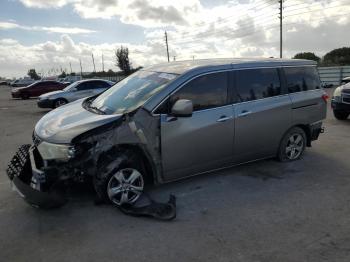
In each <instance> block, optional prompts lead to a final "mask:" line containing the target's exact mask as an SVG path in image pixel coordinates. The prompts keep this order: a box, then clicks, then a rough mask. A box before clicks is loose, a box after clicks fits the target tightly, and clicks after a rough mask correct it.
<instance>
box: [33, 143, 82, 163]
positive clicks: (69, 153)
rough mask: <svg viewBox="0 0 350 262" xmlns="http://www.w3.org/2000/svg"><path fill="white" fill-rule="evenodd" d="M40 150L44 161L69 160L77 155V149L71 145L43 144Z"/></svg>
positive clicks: (39, 147)
mask: <svg viewBox="0 0 350 262" xmlns="http://www.w3.org/2000/svg"><path fill="white" fill-rule="evenodd" d="M38 150H39V152H40V154H41V156H42V158H43V159H44V160H52V159H57V160H69V159H71V158H73V157H74V155H75V148H74V146H71V145H60V144H51V143H47V142H44V141H43V142H41V143H40V144H39V145H38Z"/></svg>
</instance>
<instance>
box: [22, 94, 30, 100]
mask: <svg viewBox="0 0 350 262" xmlns="http://www.w3.org/2000/svg"><path fill="white" fill-rule="evenodd" d="M21 98H22V99H23V100H26V99H28V98H29V95H28V94H22V95H21Z"/></svg>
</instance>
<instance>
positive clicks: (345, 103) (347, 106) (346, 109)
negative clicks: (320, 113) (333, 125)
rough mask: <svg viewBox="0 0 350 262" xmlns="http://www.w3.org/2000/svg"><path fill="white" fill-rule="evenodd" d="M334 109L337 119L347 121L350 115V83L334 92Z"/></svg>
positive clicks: (332, 103)
mask: <svg viewBox="0 0 350 262" xmlns="http://www.w3.org/2000/svg"><path fill="white" fill-rule="evenodd" d="M331 105H332V109H333V114H334V116H335V118H336V119H339V120H346V119H347V118H348V117H349V114H350V83H347V84H345V85H341V86H339V87H337V88H336V89H335V90H334V93H333V97H332V102H331Z"/></svg>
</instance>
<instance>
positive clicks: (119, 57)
mask: <svg viewBox="0 0 350 262" xmlns="http://www.w3.org/2000/svg"><path fill="white" fill-rule="evenodd" d="M115 58H116V64H115V65H116V66H118V67H119V68H120V69H121V70H122V71H123V72H124V74H125V75H129V74H130V73H131V70H132V67H131V63H130V61H129V49H128V48H127V47H123V46H121V47H120V48H118V49H117V51H116V52H115Z"/></svg>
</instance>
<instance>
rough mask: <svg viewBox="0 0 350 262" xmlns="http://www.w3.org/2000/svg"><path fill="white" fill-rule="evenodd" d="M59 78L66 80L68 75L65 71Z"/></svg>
mask: <svg viewBox="0 0 350 262" xmlns="http://www.w3.org/2000/svg"><path fill="white" fill-rule="evenodd" d="M58 77H59V78H65V77H67V74H66V72H65V71H62V73H61V74H60V75H59V76H58Z"/></svg>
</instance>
